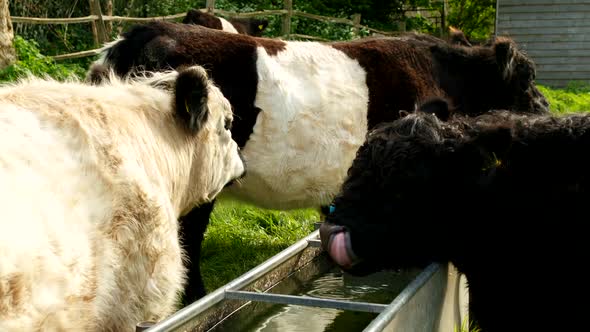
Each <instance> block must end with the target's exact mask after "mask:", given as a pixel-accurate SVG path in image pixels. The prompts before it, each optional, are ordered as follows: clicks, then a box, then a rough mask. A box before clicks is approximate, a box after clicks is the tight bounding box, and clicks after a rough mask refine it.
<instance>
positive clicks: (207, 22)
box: [182, 9, 268, 37]
mask: <svg viewBox="0 0 590 332" xmlns="http://www.w3.org/2000/svg"><path fill="white" fill-rule="evenodd" d="M182 23H184V24H195V25H201V26H204V27H207V28H211V29H217V30H223V31H226V32H231V33H241V34H244V35H249V36H255V37H261V36H262V34H263V33H264V30H265V29H266V27H267V26H268V20H263V19H257V18H230V19H228V20H226V19H224V18H223V17H218V16H215V15H213V14H209V13H205V12H202V11H200V10H198V9H190V10H189V11H188V12H187V13H186V16H185V17H184V19H183V20H182Z"/></svg>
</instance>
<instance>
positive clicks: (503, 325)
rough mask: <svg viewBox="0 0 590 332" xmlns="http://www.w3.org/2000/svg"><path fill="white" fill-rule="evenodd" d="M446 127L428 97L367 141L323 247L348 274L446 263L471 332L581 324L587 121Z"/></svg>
mask: <svg viewBox="0 0 590 332" xmlns="http://www.w3.org/2000/svg"><path fill="white" fill-rule="evenodd" d="M431 113H432V114H431ZM433 114H438V115H439V116H435V115H433ZM447 117H448V107H447V103H446V102H445V101H441V100H436V99H435V100H433V101H431V102H428V103H426V104H425V105H424V106H423V107H422V108H421V111H419V112H417V113H415V114H409V115H407V116H406V117H404V118H402V119H399V120H397V121H394V122H391V123H387V124H383V125H381V126H379V128H376V129H374V130H373V131H371V132H370V133H369V134H368V136H367V140H366V142H365V143H364V144H363V146H361V148H360V149H359V151H358V153H357V155H356V158H355V160H354V162H353V164H352V166H351V167H350V169H349V171H348V176H347V179H346V181H345V182H344V184H343V186H342V190H341V192H340V193H339V194H338V195H337V196H336V198H335V200H334V211H333V213H331V214H329V215H328V216H327V217H326V222H324V223H323V224H322V226H321V228H320V234H321V240H322V245H323V247H324V248H325V249H326V251H327V252H328V253H329V254H330V256H331V257H332V258H333V260H334V261H335V262H336V263H337V264H338V265H340V266H341V267H342V268H343V269H344V270H345V271H348V272H349V273H353V274H359V275H366V274H368V273H372V272H374V271H377V270H380V269H384V268H407V267H415V266H424V265H426V264H428V263H430V262H432V261H435V262H440V263H446V262H452V263H453V264H454V265H455V266H456V267H457V269H458V270H459V272H461V273H463V274H464V275H465V277H466V278H467V283H468V289H469V293H470V294H469V303H470V318H473V319H474V320H475V321H476V322H477V324H478V325H479V327H480V328H481V330H482V332H489V331H574V330H577V329H579V328H580V327H583V326H585V325H586V324H587V322H586V308H587V306H586V305H567V304H568V303H570V304H571V303H580V302H579V301H581V300H582V299H585V298H587V296H588V295H590V294H589V293H590V292H589V290H590V287H589V286H588V283H587V280H585V278H586V275H585V274H584V273H582V272H581V271H579V270H578V269H577V267H578V266H580V265H583V264H584V262H586V261H588V259H589V258H590V245H589V242H588V231H587V230H586V225H585V220H584V219H585V217H584V215H585V212H587V204H588V201H589V200H590V181H589V179H590V178H589V177H588V169H589V168H590V154H589V151H590V115H588V114H572V115H565V116H551V115H535V116H523V115H516V114H514V113H511V112H508V111H493V112H489V113H486V114H484V115H480V116H478V117H475V118H468V117H465V116H462V115H452V116H450V118H448V119H447ZM439 118H442V119H443V120H447V121H446V122H443V121H441V120H440V119H439ZM582 301H583V300H582Z"/></svg>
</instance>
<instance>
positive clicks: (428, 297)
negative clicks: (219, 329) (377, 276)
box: [136, 230, 467, 332]
mask: <svg viewBox="0 0 590 332" xmlns="http://www.w3.org/2000/svg"><path fill="white" fill-rule="evenodd" d="M328 262H330V261H329V259H327V258H326V255H325V253H323V252H322V250H321V249H320V240H319V232H318V231H317V230H316V231H314V232H312V233H311V234H310V235H308V236H307V237H305V238H303V239H301V240H300V241H298V242H296V243H295V244H293V245H291V246H290V247H288V248H287V249H285V250H283V251H282V252H280V253H278V254H277V255H275V256H273V257H271V258H270V259H268V260H267V261H265V262H263V263H262V264H260V265H259V266H257V267H255V268H254V269H252V270H250V271H248V272H247V273H245V274H243V275H242V276H240V277H239V278H237V279H235V280H233V281H231V282H229V283H228V284H226V285H224V286H222V287H220V288H218V289H217V290H215V291H214V292H212V293H210V294H208V295H207V296H205V297H203V298H201V299H200V300H198V301H196V302H194V303H192V304H191V305H189V306H187V307H185V308H183V309H181V310H179V311H177V312H176V313H175V314H173V315H171V316H170V317H168V318H166V319H164V320H162V321H161V322H158V323H157V324H154V323H149V322H142V323H140V324H137V329H136V331H138V332H139V331H146V332H164V331H166V332H170V331H208V330H210V329H212V328H213V327H214V326H215V325H217V324H219V322H221V321H223V320H224V319H226V318H227V317H229V316H230V315H232V314H234V313H236V312H238V311H239V310H244V308H246V307H247V306H248V305H249V304H251V303H273V304H277V303H278V304H295V305H303V306H313V307H323V308H334V309H340V310H352V311H365V312H372V313H379V315H378V316H377V317H376V318H375V319H374V320H373V321H372V322H371V323H370V324H369V325H368V326H367V327H366V328H365V329H364V330H363V331H365V332H369V331H370V332H377V331H404V332H406V331H407V332H414V331H415V332H426V331H428V332H431V331H436V332H446V331H454V330H455V328H457V327H460V326H462V323H463V322H465V320H466V319H467V290H466V284H465V279H464V278H463V277H462V276H460V275H459V274H458V273H457V271H456V269H455V268H454V267H453V266H452V265H450V264H449V265H442V264H437V263H432V264H430V265H428V266H427V267H426V268H425V269H423V270H422V271H421V272H420V273H419V274H418V275H417V277H416V278H415V279H414V280H413V281H412V282H411V283H409V284H408V285H407V286H406V288H405V289H404V290H403V291H402V292H401V293H400V294H399V295H398V296H397V297H396V298H395V299H393V301H392V302H391V303H390V304H388V305H386V304H376V303H365V302H351V301H343V300H332V299H320V298H311V297H306V296H294V295H285V294H284V293H288V291H289V290H288V289H286V288H285V287H287V286H285V285H283V287H282V289H279V290H278V291H277V289H278V288H280V287H277V285H279V284H280V282H281V281H283V280H286V278H287V277H289V276H293V275H294V274H296V273H297V274H298V276H299V278H303V279H306V278H308V279H309V277H311V276H314V275H318V274H320V273H322V272H325V271H327V269H328V268H329V267H330V266H331V265H330V263H328ZM287 288H288V287H287ZM291 288H292V287H291ZM291 290H292V289H291ZM277 292H278V293H277Z"/></svg>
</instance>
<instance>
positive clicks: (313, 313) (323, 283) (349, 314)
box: [212, 268, 420, 332]
mask: <svg viewBox="0 0 590 332" xmlns="http://www.w3.org/2000/svg"><path fill="white" fill-rule="evenodd" d="M419 272H420V270H418V269H416V270H412V271H401V272H396V271H387V272H379V273H375V274H372V275H370V276H366V277H354V276H351V275H349V274H344V273H342V272H341V271H340V270H339V269H337V268H332V269H330V270H329V271H328V272H326V273H324V274H321V275H320V276H317V277H314V278H312V279H310V280H309V281H306V282H303V283H302V284H300V285H297V290H296V291H294V292H289V294H291V295H304V296H310V297H317V298H324V299H337V300H347V301H355V302H369V303H380V304H389V303H391V301H392V300H393V299H394V298H395V297H396V296H397V295H398V294H399V293H400V292H401V291H402V290H403V289H404V288H405V287H406V286H407V285H408V284H409V283H410V282H411V281H412V280H413V279H414V278H415V277H416V276H417V275H418V273H419ZM280 293H282V294H287V293H284V292H280ZM256 306H258V307H259V308H258V309H257V313H253V312H252V311H249V310H240V311H239V312H238V313H236V314H234V315H232V316H230V317H229V318H228V319H226V320H224V321H222V322H220V323H219V324H218V325H217V326H216V327H215V328H214V329H213V330H212V331H215V332H227V331H231V332H240V331H244V332H254V331H255V332H275V331H276V332H278V331H280V332H299V331H301V332H320V331H324V332H327V331H338V332H347V331H362V330H363V329H364V328H365V327H366V326H367V325H368V324H369V323H370V322H371V321H372V320H373V319H375V317H377V315H378V314H376V313H366V312H358V311H348V310H338V309H329V308H317V307H307V306H299V305H278V304H260V303H257V304H256ZM261 306H264V309H261V308H260V307H261Z"/></svg>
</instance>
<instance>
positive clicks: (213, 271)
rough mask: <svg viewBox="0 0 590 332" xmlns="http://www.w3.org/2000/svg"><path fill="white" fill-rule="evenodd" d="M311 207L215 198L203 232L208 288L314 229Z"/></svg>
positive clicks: (203, 269) (314, 215)
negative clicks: (269, 205)
mask: <svg viewBox="0 0 590 332" xmlns="http://www.w3.org/2000/svg"><path fill="white" fill-rule="evenodd" d="M319 220H320V217H319V212H317V211H316V210H312V209H302V210H292V211H274V210H265V209H259V208H255V207H252V206H249V205H246V204H243V203H239V202H235V201H230V200H218V202H217V203H216V204H215V209H214V210H213V214H212V216H211V221H210V224H209V226H208V227H207V232H206V233H205V240H204V241H203V248H202V254H201V272H202V274H203V281H204V282H205V286H206V287H207V290H208V291H209V292H210V291H212V290H214V289H217V288H219V287H220V286H223V285H225V284H226V283H228V282H229V281H231V280H233V279H235V278H236V277H238V276H240V275H242V274H244V273H245V272H247V271H249V270H251V269H252V268H254V267H256V266H257V265H259V264H260V263H262V262H264V261H265V260H267V259H268V258H270V257H272V256H273V255H275V254H277V253H278V252H280V251H281V250H283V249H285V248H287V247H288V246H290V245H291V244H293V243H294V242H296V241H298V240H299V239H301V238H302V237H304V236H306V235H308V234H309V233H311V232H312V231H313V224H314V222H317V221H319Z"/></svg>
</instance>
